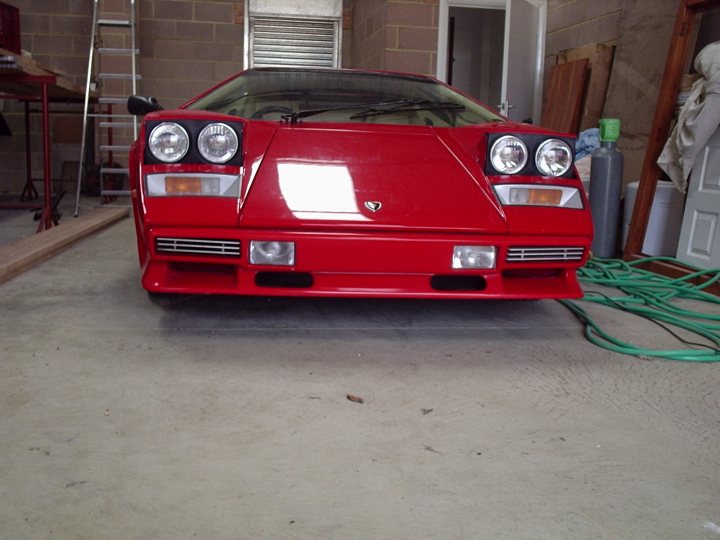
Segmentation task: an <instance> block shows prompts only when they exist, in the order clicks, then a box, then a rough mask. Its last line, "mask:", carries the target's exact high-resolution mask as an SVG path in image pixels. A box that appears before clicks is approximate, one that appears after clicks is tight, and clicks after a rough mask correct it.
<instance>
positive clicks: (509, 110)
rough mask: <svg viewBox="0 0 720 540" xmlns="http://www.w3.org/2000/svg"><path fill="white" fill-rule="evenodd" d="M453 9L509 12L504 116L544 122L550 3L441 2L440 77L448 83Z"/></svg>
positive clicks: (515, 0) (499, 0)
mask: <svg viewBox="0 0 720 540" xmlns="http://www.w3.org/2000/svg"><path fill="white" fill-rule="evenodd" d="M450 6H458V7H475V8H486V9H487V8H493V9H504V10H505V43H504V47H503V51H502V52H501V51H498V54H502V56H503V77H502V78H503V81H502V90H501V103H497V104H496V103H490V104H489V105H493V106H495V105H497V106H498V108H499V110H500V112H501V114H504V115H506V116H508V117H510V118H511V119H513V120H517V121H523V120H526V119H529V118H532V120H533V121H534V122H539V121H540V115H541V113H542V85H543V67H544V58H543V56H544V54H545V31H546V19H547V0H440V11H439V29H438V61H437V78H438V79H440V80H442V81H447V63H448V54H447V53H448V26H449V9H450Z"/></svg>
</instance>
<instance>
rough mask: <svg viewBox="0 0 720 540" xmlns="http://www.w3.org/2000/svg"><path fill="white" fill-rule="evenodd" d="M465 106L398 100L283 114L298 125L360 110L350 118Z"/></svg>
mask: <svg viewBox="0 0 720 540" xmlns="http://www.w3.org/2000/svg"><path fill="white" fill-rule="evenodd" d="M464 108H465V107H464V106H463V105H460V104H458V103H450V102H445V101H430V100H428V99H421V100H416V99H396V100H392V101H377V102H373V103H359V104H357V105H340V106H338V107H323V108H320V109H300V110H297V111H293V112H291V113H287V114H283V115H282V117H281V118H282V119H283V120H285V121H289V122H290V124H291V125H293V126H294V125H296V124H297V122H298V120H300V119H301V118H307V117H309V116H315V115H316V114H322V113H326V112H332V111H354V110H356V109H360V112H359V113H355V114H353V115H352V116H351V117H350V118H351V119H355V118H364V117H366V116H374V115H377V114H390V113H393V112H402V111H420V110H433V109H458V110H459V109H464Z"/></svg>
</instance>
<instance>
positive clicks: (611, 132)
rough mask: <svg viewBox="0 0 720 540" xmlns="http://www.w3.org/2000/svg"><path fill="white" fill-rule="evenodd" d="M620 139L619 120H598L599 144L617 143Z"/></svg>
mask: <svg viewBox="0 0 720 540" xmlns="http://www.w3.org/2000/svg"><path fill="white" fill-rule="evenodd" d="M619 138H620V119H619V118H601V119H600V142H617V140H618V139H619Z"/></svg>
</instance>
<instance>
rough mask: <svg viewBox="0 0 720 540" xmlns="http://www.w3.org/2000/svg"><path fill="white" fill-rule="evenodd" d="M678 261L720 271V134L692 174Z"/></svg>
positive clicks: (699, 158) (708, 147)
mask: <svg viewBox="0 0 720 540" xmlns="http://www.w3.org/2000/svg"><path fill="white" fill-rule="evenodd" d="M677 258H678V259H679V260H681V261H683V262H686V263H688V264H691V265H693V266H699V267H700V268H720V130H718V131H716V132H715V134H714V135H713V136H712V137H710V140H709V141H708V144H707V146H706V147H705V148H704V149H703V150H702V151H701V152H700V155H699V156H698V158H697V159H696V160H695V167H694V168H693V170H692V173H691V174H690V183H689V185H688V195H687V202H686V204H685V214H684V215H683V221H682V228H681V229H680V242H679V243H678V253H677Z"/></svg>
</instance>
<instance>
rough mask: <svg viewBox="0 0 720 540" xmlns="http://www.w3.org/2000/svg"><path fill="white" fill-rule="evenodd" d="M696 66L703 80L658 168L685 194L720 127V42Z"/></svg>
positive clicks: (702, 54)
mask: <svg viewBox="0 0 720 540" xmlns="http://www.w3.org/2000/svg"><path fill="white" fill-rule="evenodd" d="M694 66H695V70H696V71H697V72H698V73H699V74H700V75H702V77H701V78H700V79H698V80H697V81H696V82H695V84H693V87H692V91H691V92H690V96H689V97H688V100H687V101H686V102H685V104H684V105H683V106H682V108H681V109H680V114H679V116H678V122H677V124H676V125H675V128H674V129H673V131H672V133H671V134H670V138H669V139H668V141H667V143H665V148H664V149H663V151H662V153H661V154H660V157H659V158H658V160H657V164H658V166H659V167H660V168H661V169H662V170H663V171H665V172H666V173H667V175H668V176H669V177H670V179H671V180H672V181H673V183H674V184H675V186H677V188H678V189H679V190H680V191H682V192H685V191H686V190H687V181H688V177H689V176H690V171H691V170H692V168H693V165H694V164H695V159H696V158H697V156H698V154H699V153H700V151H701V150H702V149H703V147H704V146H705V145H706V144H707V142H708V140H709V139H710V136H711V135H712V134H713V133H715V131H716V130H717V129H718V126H720V41H716V42H714V43H711V44H710V45H707V46H706V47H704V48H703V50H702V51H700V53H699V54H698V55H697V58H695V64H694Z"/></svg>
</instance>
